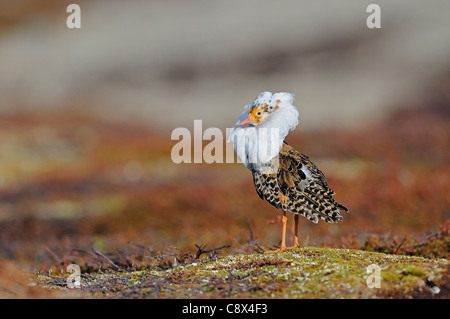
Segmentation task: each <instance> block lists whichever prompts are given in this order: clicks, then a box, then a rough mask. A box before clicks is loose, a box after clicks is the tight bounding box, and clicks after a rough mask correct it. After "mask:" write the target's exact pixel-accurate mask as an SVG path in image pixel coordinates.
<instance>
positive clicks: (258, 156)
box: [228, 92, 299, 172]
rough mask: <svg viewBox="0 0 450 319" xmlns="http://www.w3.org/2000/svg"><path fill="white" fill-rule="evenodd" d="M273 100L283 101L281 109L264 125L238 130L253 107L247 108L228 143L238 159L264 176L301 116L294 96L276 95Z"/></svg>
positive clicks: (232, 130) (244, 127) (232, 131)
mask: <svg viewBox="0 0 450 319" xmlns="http://www.w3.org/2000/svg"><path fill="white" fill-rule="evenodd" d="M266 93H267V92H266ZM274 98H278V99H280V100H281V102H280V103H279V108H278V109H277V110H275V111H273V112H272V113H271V114H270V116H269V117H268V118H267V120H266V121H265V122H263V123H261V124H259V125H257V126H253V125H245V126H242V127H239V126H238V127H236V125H237V124H238V123H239V122H240V121H241V120H242V119H243V118H245V116H246V115H248V109H249V108H250V107H251V106H252V104H248V105H247V106H246V107H245V111H244V112H243V113H242V115H241V116H240V117H239V119H238V121H237V122H236V124H235V126H234V127H233V128H232V129H231V132H230V137H229V139H228V141H232V142H233V146H234V149H235V151H236V155H237V157H238V159H239V160H240V161H241V162H242V163H243V164H244V165H245V167H247V168H248V169H250V170H252V171H255V170H256V171H259V172H261V171H263V170H266V169H267V167H268V166H271V164H273V163H272V160H273V159H274V158H275V157H277V156H278V153H279V152H280V150H281V147H282V146H283V141H284V139H285V138H286V136H287V135H288V133H289V131H291V130H293V129H295V127H296V126H297V125H298V117H299V113H298V111H297V108H296V107H295V106H294V105H292V102H293V96H292V94H289V93H276V94H274V95H273V96H272V99H274Z"/></svg>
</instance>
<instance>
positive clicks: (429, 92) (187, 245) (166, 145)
mask: <svg viewBox="0 0 450 319" xmlns="http://www.w3.org/2000/svg"><path fill="white" fill-rule="evenodd" d="M71 2H72V1H65V0H64V1H61V0H47V1H43V0H27V1H25V0H15V1H1V2H0V3H1V11H0V97H1V98H0V258H4V259H8V260H12V261H14V262H18V263H20V264H23V265H27V266H28V267H29V268H30V269H32V270H47V269H49V268H51V267H55V265H56V266H58V265H61V264H64V263H65V262H68V261H73V260H75V261H76V260H77V258H82V257H83V256H88V255H89V253H90V252H91V251H92V250H93V249H94V250H95V251H99V252H103V253H104V254H116V255H114V256H116V257H117V256H119V257H120V258H122V259H123V260H128V259H129V256H130V254H134V253H135V251H136V250H139V249H144V250H146V251H153V250H168V249H178V250H182V251H186V250H190V249H191V250H194V251H195V250H196V247H195V244H197V245H207V246H206V247H207V249H212V248H214V247H219V246H224V245H226V246H229V247H230V248H229V249H231V250H232V251H234V252H236V251H237V252H239V251H250V252H252V251H253V249H255V246H256V247H258V246H259V247H264V248H267V249H271V248H273V245H278V244H279V240H280V235H281V231H280V230H281V223H280V220H279V218H278V217H279V216H280V213H281V212H279V211H277V210H276V209H274V208H273V207H272V206H270V205H269V204H268V203H266V202H264V201H261V200H260V199H259V197H258V196H257V194H256V192H255V190H254V187H253V182H252V177H251V173H250V172H249V171H248V170H247V169H246V168H245V167H243V166H242V165H241V164H238V163H235V164H174V163H173V162H172V161H171V158H170V152H171V149H172V147H173V145H175V144H176V142H177V141H172V140H171V138H170V137H171V132H172V130H174V129H175V128H177V127H186V128H189V129H192V128H193V123H194V120H195V119H201V120H203V129H206V128H207V127H218V128H220V129H222V130H223V132H225V128H227V127H231V126H232V125H233V124H234V121H235V120H236V118H237V117H238V116H239V115H240V114H241V112H242V109H243V107H244V105H246V104H247V103H249V102H250V101H252V100H253V99H254V98H255V97H256V96H257V94H258V93H259V92H261V91H265V90H269V91H273V92H278V91H289V92H292V93H294V94H295V97H296V98H295V103H294V104H295V105H296V106H297V107H298V109H299V111H300V125H299V126H298V127H297V129H296V130H295V131H294V132H292V133H291V134H290V135H289V136H288V138H287V140H288V142H289V143H290V144H291V145H292V146H294V147H295V148H296V149H298V150H300V151H301V152H302V153H304V154H307V155H309V156H310V158H311V159H312V161H313V162H315V163H316V164H317V165H318V166H319V168H321V170H322V171H323V172H324V173H325V175H326V177H327V179H328V181H329V184H330V186H331V187H332V188H333V189H334V190H335V191H336V193H337V195H336V199H337V200H338V201H339V202H341V203H342V204H344V205H345V206H347V207H348V208H349V209H350V213H349V214H346V215H344V222H343V223H340V224H325V223H319V224H318V225H315V224H312V223H311V222H309V221H307V220H306V219H305V220H302V222H301V224H300V241H301V242H302V244H304V245H316V246H321V245H328V246H336V247H351V248H360V249H374V250H379V251H386V252H395V253H405V254H418V255H424V256H440V257H446V256H448V251H449V249H448V248H449V239H448V238H449V237H448V227H449V224H448V220H449V219H450V198H449V196H448V194H449V193H450V192H449V191H450V183H449V173H450V161H449V159H450V152H449V149H450V148H449V146H450V128H449V124H450V117H449V115H450V108H449V106H450V91H449V87H450V58H449V57H450V41H449V39H450V20H449V19H448V12H450V3H449V2H448V1H445V0H442V1H439V0H435V1H433V2H432V4H430V3H427V2H423V1H411V0H401V1H400V0H398V1H395V2H393V1H380V0H379V1H376V3H377V4H378V5H379V6H380V7H381V29H369V28H368V27H367V25H366V19H367V17H368V16H369V14H370V13H367V12H366V9H367V6H368V5H369V4H370V3H372V2H373V1H358V2H355V1H349V0H346V1H331V0H327V1H321V2H320V3H318V2H314V1H282V2H274V1H266V0H264V1H261V0H258V1H256V0H255V1H221V2H219V1H214V2H211V1H189V2H187V1H156V0H155V1H129V2H127V3H126V4H125V2H123V1H111V0H108V1H103V0H96V1H76V3H77V4H79V5H80V7H81V29H68V28H67V26H66V19H67V17H68V16H69V13H67V12H66V8H67V6H68V5H69V4H70V3H71ZM206 143H207V142H204V143H203V146H205V145H206ZM223 145H224V147H225V141H224V144H223ZM289 222H290V223H291V225H292V217H291V216H290V219H289ZM288 225H289V224H288ZM290 240H291V239H290ZM202 247H203V246H202ZM119 252H120V253H119ZM144 255H145V254H144ZM119 257H117V258H119ZM141 257H142V256H141ZM111 258H112V257H111ZM120 258H119V259H120ZM116 262H117V261H116ZM134 262H136V263H138V262H140V263H145V258H141V259H139V260H138V261H136V260H135V261H134Z"/></svg>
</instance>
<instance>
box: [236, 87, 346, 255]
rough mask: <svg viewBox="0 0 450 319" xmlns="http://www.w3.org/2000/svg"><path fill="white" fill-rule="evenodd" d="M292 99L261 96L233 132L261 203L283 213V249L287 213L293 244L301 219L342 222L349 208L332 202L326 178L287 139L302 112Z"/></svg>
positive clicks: (278, 95)
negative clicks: (291, 216) (291, 222)
mask: <svg viewBox="0 0 450 319" xmlns="http://www.w3.org/2000/svg"><path fill="white" fill-rule="evenodd" d="M293 102H294V95H293V94H291V93H287V92H280V93H274V94H272V93H271V92H262V93H260V94H259V95H258V97H257V98H256V99H255V100H254V101H253V102H251V103H249V104H247V105H246V106H245V108H244V112H243V113H242V114H241V116H239V118H238V120H237V121H236V123H235V124H234V126H233V128H232V129H231V131H230V135H229V140H228V141H229V142H233V146H234V150H235V152H236V155H237V157H238V159H239V160H240V161H241V162H242V163H243V164H244V165H245V167H247V168H248V169H249V170H250V171H251V172H252V175H253V182H254V184H255V188H256V192H257V193H258V195H259V197H261V199H263V200H266V201H268V202H269V203H270V204H272V205H273V206H275V207H276V208H278V209H281V210H282V211H283V217H282V236H281V246H280V248H279V249H277V250H274V251H267V252H272V253H278V252H282V251H284V250H285V249H287V247H286V224H287V217H286V212H291V213H294V223H295V225H294V245H293V246H292V247H288V248H296V247H298V246H299V242H298V220H299V216H300V215H301V216H303V217H305V218H307V219H309V220H310V221H312V222H314V223H317V222H318V221H319V219H321V220H324V221H326V222H328V223H335V222H338V221H341V220H342V216H341V214H340V211H341V210H344V211H346V212H348V209H347V208H346V207H345V206H343V205H341V204H339V203H338V202H337V201H336V200H335V199H334V198H333V195H334V194H335V193H334V191H333V190H332V189H331V188H330V187H329V186H328V183H327V181H326V179H325V176H324V174H323V173H322V172H321V171H320V170H319V168H318V167H317V166H316V165H315V164H314V163H313V162H311V161H310V159H309V157H308V156H306V155H304V154H302V153H300V152H298V151H297V150H295V149H294V148H292V147H291V146H290V145H288V144H287V143H286V141H285V140H284V139H285V137H286V136H287V135H288V133H289V132H290V131H291V130H293V129H295V127H296V126H297V125H298V117H299V113H298V111H297V108H296V107H295V106H294V105H293V104H292V103H293Z"/></svg>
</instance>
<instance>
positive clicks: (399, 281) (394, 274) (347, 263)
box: [36, 247, 449, 298]
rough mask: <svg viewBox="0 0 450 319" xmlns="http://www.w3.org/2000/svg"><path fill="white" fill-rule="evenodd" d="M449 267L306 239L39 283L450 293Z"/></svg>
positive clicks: (115, 294)
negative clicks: (285, 246) (275, 249)
mask: <svg viewBox="0 0 450 319" xmlns="http://www.w3.org/2000/svg"><path fill="white" fill-rule="evenodd" d="M372 264H374V265H377V266H378V267H380V268H379V270H380V277H381V280H380V288H369V287H368V285H367V279H368V277H369V276H370V275H371V273H368V271H367V267H368V266H369V265H372ZM448 267H449V264H448V260H446V259H428V258H422V257H413V256H404V255H390V254H383V253H376V252H368V251H361V250H352V249H334V248H316V247H303V248H298V249H293V250H288V251H285V252H283V253H281V254H258V253H256V254H235V255H228V256H225V257H220V258H213V259H203V260H202V259H199V260H198V261H195V262H190V263H187V264H182V265H180V264H178V265H174V267H172V268H168V269H165V270H162V269H146V270H141V271H134V272H125V271H113V270H107V271H98V272H95V273H90V274H88V273H84V274H82V275H81V289H68V288H67V276H68V275H69V274H67V273H62V274H58V275H55V274H53V275H49V274H44V273H41V274H39V275H38V276H37V278H36V284H37V285H39V286H42V287H46V288H48V289H56V290H58V291H59V293H62V294H61V295H60V296H63V297H64V293H67V297H74V296H76V297H82V298H90V297H93V298H448V296H449V295H448V279H447V271H448ZM74 293H75V295H74Z"/></svg>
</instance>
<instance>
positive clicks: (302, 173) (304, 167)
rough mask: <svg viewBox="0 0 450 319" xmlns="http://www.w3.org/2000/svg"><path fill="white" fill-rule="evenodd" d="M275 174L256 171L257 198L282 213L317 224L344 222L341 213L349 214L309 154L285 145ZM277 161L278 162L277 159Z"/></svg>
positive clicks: (254, 176) (254, 172)
mask: <svg viewBox="0 0 450 319" xmlns="http://www.w3.org/2000/svg"><path fill="white" fill-rule="evenodd" d="M277 159H278V165H276V163H274V164H273V167H277V166H278V170H276V171H275V172H271V171H269V170H268V171H267V172H257V171H253V172H252V173H253V181H254V183H255V187H256V191H257V193H258V195H259V196H260V197H261V198H262V199H265V200H266V201H268V202H269V203H270V204H272V205H273V206H275V207H276V208H278V209H282V210H283V211H289V212H292V213H294V214H299V215H301V216H304V217H306V218H307V219H309V220H311V221H313V222H315V223H317V222H318V220H319V219H322V220H324V221H326V222H329V223H333V222H338V221H340V220H342V216H341V214H340V213H339V210H340V209H342V210H345V211H348V210H347V208H346V207H344V206H343V205H341V204H339V203H338V202H337V201H336V200H335V199H334V198H333V195H334V191H333V190H332V189H331V188H330V187H329V186H328V183H327V181H326V179H325V176H324V175H323V173H322V172H321V171H320V170H319V169H318V168H317V166H316V165H314V163H312V162H311V161H310V160H309V158H308V157H307V156H306V155H303V154H301V153H300V152H298V151H296V150H295V149H293V148H292V147H291V146H289V145H288V144H287V143H286V142H285V143H284V144H283V146H282V148H281V151H280V153H279V154H278V158H277ZM277 159H275V160H277Z"/></svg>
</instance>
